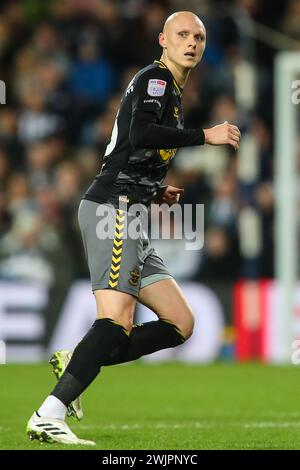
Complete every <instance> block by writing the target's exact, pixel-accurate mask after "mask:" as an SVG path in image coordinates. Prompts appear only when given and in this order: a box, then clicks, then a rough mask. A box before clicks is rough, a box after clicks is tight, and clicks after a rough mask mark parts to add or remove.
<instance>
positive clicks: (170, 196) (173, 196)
mask: <svg viewBox="0 0 300 470" xmlns="http://www.w3.org/2000/svg"><path fill="white" fill-rule="evenodd" d="M183 192H184V189H180V188H175V187H174V186H167V187H166V189H165V191H164V193H163V194H162V197H161V203H167V204H169V205H171V204H175V203H176V202H178V201H179V199H180V195H181V194H182V193H183Z"/></svg>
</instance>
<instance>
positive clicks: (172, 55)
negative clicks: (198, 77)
mask: <svg viewBox="0 0 300 470" xmlns="http://www.w3.org/2000/svg"><path fill="white" fill-rule="evenodd" d="M205 42H206V32H205V28H204V25H203V23H202V22H201V21H200V20H199V18H197V17H196V16H194V15H192V14H188V13H181V14H179V15H178V16H175V18H173V19H171V20H170V21H168V22H167V23H166V25H165V28H164V32H163V33H160V35H159V43H160V45H161V46H162V47H164V48H165V49H164V51H165V54H166V55H167V57H168V59H169V60H170V61H172V62H173V63H175V64H176V65H180V66H181V67H183V68H186V69H192V68H194V67H195V66H196V65H197V64H198V63H199V62H200V60H201V58H202V55H203V52H204V49H205Z"/></svg>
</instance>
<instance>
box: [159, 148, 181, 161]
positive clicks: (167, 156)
mask: <svg viewBox="0 0 300 470" xmlns="http://www.w3.org/2000/svg"><path fill="white" fill-rule="evenodd" d="M176 152H177V149H160V150H157V153H158V155H159V158H160V159H161V161H162V162H164V163H165V162H168V161H169V160H171V159H172V158H174V157H175V154H176Z"/></svg>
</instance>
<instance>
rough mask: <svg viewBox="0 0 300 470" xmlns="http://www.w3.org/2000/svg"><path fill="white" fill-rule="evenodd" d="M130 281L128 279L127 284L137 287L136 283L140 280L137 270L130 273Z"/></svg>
mask: <svg viewBox="0 0 300 470" xmlns="http://www.w3.org/2000/svg"><path fill="white" fill-rule="evenodd" d="M130 276H131V277H130V279H129V281H128V282H129V284H131V285H132V286H137V283H138V282H139V278H140V272H139V270H138V269H137V268H134V269H133V270H132V271H130Z"/></svg>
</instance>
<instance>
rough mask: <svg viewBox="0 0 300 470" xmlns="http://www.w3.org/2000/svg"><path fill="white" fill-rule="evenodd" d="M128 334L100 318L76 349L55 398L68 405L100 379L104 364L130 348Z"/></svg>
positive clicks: (106, 319) (54, 391) (58, 385)
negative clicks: (98, 377) (99, 375)
mask: <svg viewBox="0 0 300 470" xmlns="http://www.w3.org/2000/svg"><path fill="white" fill-rule="evenodd" d="M128 342H129V337H128V331H127V330H126V329H125V328H123V327H122V326H121V325H119V324H117V323H116V322H114V321H113V320H111V319H109V318H104V319H98V320H96V321H95V322H94V324H93V326H92V328H91V329H90V330H89V331H88V333H87V334H86V335H85V337H84V338H83V339H82V340H81V342H80V343H79V344H78V345H77V347H76V348H75V350H74V352H73V354H72V357H71V360H70V362H69V364H68V366H67V368H66V370H65V373H64V374H63V376H62V377H61V379H60V380H59V382H58V383H57V384H56V386H55V388H54V389H53V391H52V392H51V395H53V396H55V397H57V398H58V399H59V400H60V401H61V402H62V403H64V404H65V405H66V406H68V405H69V404H70V403H71V402H72V401H73V400H74V399H75V398H76V397H78V396H79V395H80V394H81V393H82V392H83V391H84V390H85V389H86V388H87V387H88V386H89V384H90V383H91V382H92V381H93V380H94V379H95V378H96V376H97V375H98V373H99V372H100V368H101V366H102V365H105V364H107V362H109V361H114V360H115V359H116V357H119V356H120V355H122V351H123V350H126V349H127V346H128Z"/></svg>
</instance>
